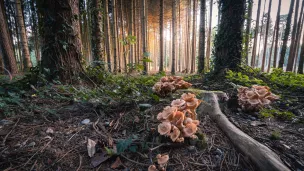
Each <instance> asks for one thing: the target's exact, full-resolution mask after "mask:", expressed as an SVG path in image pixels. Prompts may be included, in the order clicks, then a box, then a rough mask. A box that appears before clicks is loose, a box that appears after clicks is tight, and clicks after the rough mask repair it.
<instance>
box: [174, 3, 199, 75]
mask: <svg viewBox="0 0 304 171" xmlns="http://www.w3.org/2000/svg"><path fill="white" fill-rule="evenodd" d="M195 1H196V0H195ZM175 43H176V0H172V65H171V74H172V75H175V48H176V46H175Z"/></svg>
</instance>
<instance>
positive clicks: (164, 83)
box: [152, 76, 192, 96]
mask: <svg viewBox="0 0 304 171" xmlns="http://www.w3.org/2000/svg"><path fill="white" fill-rule="evenodd" d="M191 85H192V84H190V83H188V82H186V81H184V80H183V77H180V76H164V77H162V78H161V79H160V81H159V82H157V83H155V84H154V86H153V88H152V89H153V91H154V92H155V93H156V94H158V95H160V96H166V95H167V94H169V93H173V92H174V91H176V90H177V89H187V88H189V87H191Z"/></svg>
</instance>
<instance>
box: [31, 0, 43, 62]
mask: <svg viewBox="0 0 304 171" xmlns="http://www.w3.org/2000/svg"><path fill="white" fill-rule="evenodd" d="M30 5H31V11H32V16H31V17H32V22H33V24H32V31H33V37H34V48H35V56H36V61H37V64H38V63H39V61H40V60H41V57H40V50H39V38H38V28H37V19H38V18H37V17H36V15H37V11H36V9H35V5H34V1H31V4H30Z"/></svg>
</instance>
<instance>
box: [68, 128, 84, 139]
mask: <svg viewBox="0 0 304 171" xmlns="http://www.w3.org/2000/svg"><path fill="white" fill-rule="evenodd" d="M82 128H83V127H80V129H79V131H77V132H76V133H75V134H73V135H72V136H71V137H70V138H69V139H68V141H67V142H69V141H70V140H71V139H72V138H73V137H74V136H75V135H76V134H78V133H79V132H80V131H81V130H82Z"/></svg>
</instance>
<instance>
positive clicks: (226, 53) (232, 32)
mask: <svg viewBox="0 0 304 171" xmlns="http://www.w3.org/2000/svg"><path fill="white" fill-rule="evenodd" d="M220 3H221V6H222V8H221V15H222V18H221V24H220V27H219V33H218V34H217V36H216V41H215V57H216V58H215V72H220V71H222V70H223V69H225V68H228V69H232V70H234V69H236V68H237V67H238V65H240V64H241V60H242V30H243V24H244V15H245V5H246V1H245V0H221V1H220ZM223 37H225V39H223Z"/></svg>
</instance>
